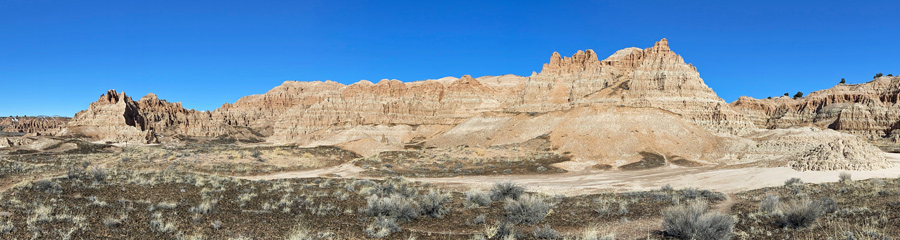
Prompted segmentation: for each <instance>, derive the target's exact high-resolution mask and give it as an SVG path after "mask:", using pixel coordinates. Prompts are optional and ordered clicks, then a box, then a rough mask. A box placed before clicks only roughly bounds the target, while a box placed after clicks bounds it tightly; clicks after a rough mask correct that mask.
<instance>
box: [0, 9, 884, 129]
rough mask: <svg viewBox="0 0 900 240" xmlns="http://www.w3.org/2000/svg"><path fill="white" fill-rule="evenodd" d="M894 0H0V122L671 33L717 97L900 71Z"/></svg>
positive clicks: (524, 69)
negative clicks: (120, 101) (126, 100)
mask: <svg viewBox="0 0 900 240" xmlns="http://www.w3.org/2000/svg"><path fill="white" fill-rule="evenodd" d="M897 9H900V4H898V3H896V2H895V1H884V2H876V1H867V2H865V3H857V2H853V3H851V2H850V1H705V2H701V1H698V2H686V1H677V2H676V1H583V2H575V1H559V2H556V1H553V2H550V1H447V2H438V1H421V0H418V1H393V2H388V1H352V2H351V1H221V0H220V1H125V0H122V1H47V0H0V89H2V90H0V91H2V92H0V116H7V115H63V116H72V115H74V114H75V112H77V111H80V110H83V109H86V108H87V105H88V104H89V103H90V102H93V101H95V100H97V98H98V97H99V96H100V95H101V94H103V93H104V92H106V90H108V89H116V90H118V91H125V92H126V93H127V94H129V95H131V96H133V97H134V98H135V99H137V98H140V97H141V96H143V95H145V94H147V93H149V92H153V93H156V94H157V95H159V97H160V98H163V99H167V100H169V101H180V102H182V103H183V105H184V106H185V107H187V108H193V109H198V110H212V109H215V108H217V107H219V106H221V105H222V104H223V103H226V102H234V101H235V100H237V99H238V98H240V97H241V96H245V95H250V94H260V93H264V92H266V91H267V90H269V89H271V88H273V87H275V86H277V85H279V84H281V83H282V82H283V81H285V80H298V81H312V80H326V79H331V80H334V81H338V82H341V83H345V84H349V83H352V82H356V81H358V80H361V79H368V80H379V79H384V78H389V79H399V80H402V81H414V80H422V79H429V78H440V77H444V76H456V77H459V76H461V75H465V74H469V75H473V76H476V77H477V76H483V75H502V74H517V75H529V74H531V72H532V71H540V68H541V64H543V63H545V62H547V61H548V60H549V57H550V54H551V53H552V52H554V51H558V52H560V53H561V54H562V55H572V54H573V53H575V52H576V51H577V50H579V49H594V50H595V51H597V53H598V54H599V55H601V56H600V57H601V58H603V57H605V56H608V55H609V54H612V53H613V52H615V51H616V50H618V49H622V48H626V47H640V48H646V47H650V46H652V45H653V43H654V42H655V41H657V40H659V39H661V38H668V39H669V43H670V46H671V47H672V49H673V50H674V51H676V52H677V53H679V54H681V55H682V56H683V57H684V59H685V61H687V62H690V63H693V64H694V65H695V66H697V68H698V70H699V71H700V76H701V77H703V79H704V80H705V81H706V83H707V85H709V86H710V87H712V88H713V89H714V90H715V91H716V92H717V93H718V94H719V96H720V97H722V98H723V99H725V100H726V101H728V102H731V101H734V100H736V99H737V98H738V97H739V96H745V95H746V96H752V97H756V98H765V97H767V96H778V95H781V94H783V93H785V92H790V93H791V94H792V95H793V94H794V93H795V92H797V91H803V92H804V93H808V92H810V91H814V90H819V89H823V88H828V87H831V86H833V85H834V84H836V83H837V82H838V81H839V80H840V79H841V78H842V77H843V78H846V79H847V81H848V82H849V83H861V82H865V81H868V80H871V78H872V76H873V75H874V74H875V73H878V72H883V73H885V74H888V73H893V74H895V75H896V74H900V60H898V59H900V58H898V56H900V41H898V40H900V20H897V19H898V18H897V15H896V10H897Z"/></svg>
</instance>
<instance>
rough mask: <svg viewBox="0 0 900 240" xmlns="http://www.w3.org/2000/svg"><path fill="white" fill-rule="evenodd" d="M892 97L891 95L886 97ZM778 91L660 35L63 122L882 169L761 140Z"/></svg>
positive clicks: (852, 144) (147, 132) (861, 114)
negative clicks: (688, 59) (729, 80)
mask: <svg viewBox="0 0 900 240" xmlns="http://www.w3.org/2000/svg"><path fill="white" fill-rule="evenodd" d="M887 85H891V84H887ZM891 86H893V85H891ZM854 91H862V90H854ZM813 96H814V95H811V97H813ZM851 98H852V97H851ZM826 99H832V100H830V101H832V102H834V101H838V100H834V98H826ZM884 99H890V98H879V99H878V100H879V101H880V102H885V100H884ZM894 99H896V95H894ZM779 101H784V105H785V106H781V105H777V104H772V103H769V102H761V101H754V102H752V103H751V102H748V100H744V102H745V104H731V105H729V104H727V103H725V102H724V101H723V100H722V99H721V98H719V97H718V96H717V95H716V94H715V92H713V91H712V89H710V88H709V87H707V86H706V84H704V82H703V80H702V79H701V78H700V76H699V73H698V72H697V70H696V68H695V67H694V66H692V65H691V64H687V63H685V62H684V60H683V59H682V58H681V56H679V55H677V54H675V53H674V52H672V51H671V49H670V48H669V44H668V41H667V40H666V39H663V40H661V41H659V42H657V43H656V44H655V45H654V46H653V47H650V48H647V49H640V48H626V49H623V50H619V51H617V52H615V53H614V54H612V55H611V56H609V57H608V58H606V59H603V60H600V59H599V58H598V57H597V54H596V53H595V52H594V51H593V50H587V51H578V52H577V53H575V54H574V55H573V56H572V57H562V56H561V55H560V54H559V53H553V55H552V57H551V59H550V62H549V63H547V64H544V66H543V69H542V70H541V72H540V73H533V74H532V75H531V76H527V77H522V76H514V75H504V76H486V77H480V78H472V77H471V76H468V75H467V76H462V77H461V78H453V77H447V78H441V79H436V80H425V81H417V82H401V81H397V80H381V81H379V82H377V83H373V82H369V81H365V80H363V81H360V82H357V83H354V84H351V85H344V84H340V83H336V82H332V81H326V82H319V81H316V82H295V81H287V82H284V83H283V84H282V85H281V86H278V87H275V88H274V89H272V90H270V91H268V92H267V93H265V94H260V95H252V96H247V97H244V98H241V99H239V100H238V101H236V102H235V103H233V104H224V105H223V106H222V107H221V108H219V109H216V110H215V111H212V112H207V111H203V112H201V111H194V110H187V109H184V108H183V107H182V106H181V104H180V103H169V102H167V101H165V100H160V99H158V98H157V97H156V95H153V94H149V95H147V96H145V97H143V98H141V99H140V100H139V101H133V100H132V99H131V98H130V97H128V96H126V95H125V94H124V93H117V92H115V91H114V90H111V91H109V92H107V93H106V94H104V95H103V96H101V97H100V99H99V100H98V101H97V102H94V103H92V104H91V105H90V106H89V108H88V109H87V110H85V111H82V112H79V113H78V114H76V116H75V118H74V119H73V120H72V121H71V122H69V123H68V127H67V128H66V129H64V130H63V133H64V134H68V135H75V136H86V137H89V138H92V139H97V140H104V141H142V142H148V143H149V142H157V141H161V142H167V141H176V139H180V137H179V136H184V137H223V136H224V137H231V138H237V139H243V140H248V141H259V140H265V141H267V142H269V143H274V144H298V145H302V146H318V145H336V146H344V147H348V148H353V149H358V152H359V153H361V154H363V155H371V154H376V153H378V152H379V151H385V150H400V149H403V148H404V146H405V145H418V146H427V147H436V148H458V147H465V146H470V145H477V146H482V147H490V146H501V145H506V146H509V145H516V144H522V143H525V142H529V141H532V140H534V139H542V140H541V141H546V142H547V143H548V144H550V145H551V146H552V149H553V150H552V151H557V152H559V153H564V154H568V155H570V156H571V157H572V159H575V161H587V162H594V163H602V164H611V165H617V166H618V165H623V164H627V163H629V162H634V161H636V160H640V155H639V154H638V153H640V152H650V153H654V154H659V155H661V156H667V157H668V156H671V157H677V158H686V159H688V160H691V161H698V162H701V163H719V162H746V161H751V160H748V159H743V158H742V157H741V156H745V155H747V154H743V153H744V152H747V153H750V155H752V156H753V158H754V159H764V160H771V161H782V162H787V161H797V162H798V163H797V164H796V167H795V168H797V169H802V170H821V168H815V167H809V165H810V164H817V163H819V162H822V161H826V162H828V161H837V162H836V163H834V164H830V165H829V166H831V167H828V168H845V169H864V168H879V167H883V166H885V165H884V164H882V163H883V161H884V158H883V156H881V155H880V154H881V153H880V152H877V151H876V152H873V150H872V148H870V147H871V145H868V144H867V143H865V142H859V141H857V140H858V139H857V140H854V139H855V137H854V136H850V135H846V134H845V135H840V136H839V137H834V138H827V139H826V140H827V141H832V140H833V141H840V144H839V145H827V146H824V145H823V146H819V145H813V144H809V143H810V142H816V141H819V140H822V139H817V140H808V139H815V136H811V135H808V134H807V132H803V131H801V132H796V131H786V132H785V131H783V132H781V133H779V134H780V135H783V136H785V137H784V138H778V139H791V138H797V139H807V140H804V141H781V140H777V141H773V140H767V138H765V137H760V136H759V135H758V134H761V132H762V133H765V132H767V131H765V130H762V129H759V128H757V126H760V127H762V128H764V129H765V128H771V127H770V126H769V125H767V124H768V123H769V122H779V121H781V120H779V121H775V120H771V119H772V117H771V114H772V113H774V112H792V111H785V110H782V109H791V107H790V106H794V105H792V104H794V102H792V101H795V100H790V99H779ZM894 102H896V101H894ZM751 105H752V106H753V107H748V106H751ZM788 105H789V106H788ZM832 105H833V104H832ZM875 105H877V104H875ZM875 105H873V106H875ZM833 106H838V105H833ZM865 106H868V105H865ZM735 108H738V109H739V111H735ZM860 108H862V107H859V106H858V107H856V109H860ZM832 109H837V108H835V107H832ZM847 109H850V108H847ZM863 109H864V110H866V111H864V110H846V113H844V112H845V110H843V109H839V110H822V111H821V112H823V113H826V112H827V113H831V114H832V115H833V116H832V115H828V116H832V117H833V118H835V119H843V120H841V121H838V123H837V124H832V123H829V124H828V125H829V126H832V125H833V126H839V128H843V129H856V128H868V127H869V126H868V125H865V126H864V125H860V122H862V121H863V120H865V119H870V117H873V116H884V117H885V118H890V117H891V116H888V115H878V114H881V113H877V114H873V111H874V110H871V109H873V108H872V107H871V106H868V107H867V108H863ZM867 111H868V112H867ZM795 112H796V111H795ZM804 114H805V113H803V111H799V112H798V113H797V114H796V116H794V115H791V116H790V117H784V118H783V119H785V120H783V121H781V122H789V123H791V124H789V125H786V126H794V125H796V124H793V123H794V122H793V121H796V122H803V121H806V120H805V119H806V118H807V117H806V115H804ZM745 115H746V116H745ZM785 116H787V115H785ZM823 116H824V115H823ZM795 118H796V119H798V120H791V119H795ZM822 118H823V119H825V117H822ZM893 119H896V118H893ZM788 120H789V121H788ZM878 121H882V120H878ZM885 121H886V120H885ZM895 125H896V124H895ZM898 134H900V133H898ZM813 135H815V134H813ZM767 141H768V142H767ZM836 144H837V143H836ZM526 145H527V144H526ZM760 146H762V147H760ZM541 151H544V150H541ZM837 156H844V158H841V159H838V157H837ZM862 158H866V159H862ZM796 159H801V160H796ZM834 159H837V160H834ZM845 163H848V164H845Z"/></svg>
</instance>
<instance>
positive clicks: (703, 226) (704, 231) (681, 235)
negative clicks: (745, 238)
mask: <svg viewBox="0 0 900 240" xmlns="http://www.w3.org/2000/svg"><path fill="white" fill-rule="evenodd" d="M663 228H664V229H665V234H666V235H669V236H672V237H675V238H678V239H725V240H727V239H731V238H732V237H734V234H733V233H732V231H733V229H734V219H733V218H732V217H731V216H729V215H726V214H722V213H719V212H711V211H708V209H707V206H706V203H704V202H693V203H689V204H686V205H681V206H672V207H669V208H667V209H666V210H664V211H663Z"/></svg>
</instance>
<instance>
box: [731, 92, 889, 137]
mask: <svg viewBox="0 0 900 240" xmlns="http://www.w3.org/2000/svg"><path fill="white" fill-rule="evenodd" d="M898 103H900V77H890V76H885V77H880V78H876V79H874V80H872V81H870V82H867V83H862V84H839V85H837V86H834V87H832V88H829V89H825V90H819V91H815V92H812V93H810V94H809V95H807V96H806V97H802V98H798V99H792V98H788V97H778V98H773V99H753V98H750V97H741V98H739V99H738V100H737V101H735V102H732V103H731V104H730V105H731V106H732V107H733V108H734V109H736V110H737V111H738V112H741V113H743V114H744V115H746V116H747V117H748V119H751V121H753V122H754V123H755V124H756V125H757V126H759V127H760V128H770V129H772V128H788V127H800V126H815V127H819V128H830V129H834V130H838V131H841V132H846V133H851V134H855V135H858V136H861V137H863V138H866V139H870V140H879V139H882V138H886V140H890V141H893V142H896V141H897V140H898V139H897V138H896V137H895V136H894V134H893V132H894V131H896V130H898V129H900V104H898Z"/></svg>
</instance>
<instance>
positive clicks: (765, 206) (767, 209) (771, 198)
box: [759, 195, 778, 214]
mask: <svg viewBox="0 0 900 240" xmlns="http://www.w3.org/2000/svg"><path fill="white" fill-rule="evenodd" d="M759 211H761V212H764V213H766V214H774V213H775V212H776V211H778V196H775V195H768V196H766V198H765V199H763V200H762V201H760V202H759Z"/></svg>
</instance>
